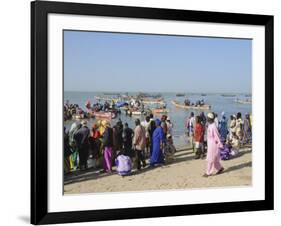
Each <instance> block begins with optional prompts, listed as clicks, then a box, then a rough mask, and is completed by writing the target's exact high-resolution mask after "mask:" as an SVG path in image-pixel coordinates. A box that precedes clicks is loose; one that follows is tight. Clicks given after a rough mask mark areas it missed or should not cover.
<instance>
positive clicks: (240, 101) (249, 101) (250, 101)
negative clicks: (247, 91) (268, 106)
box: [235, 99, 252, 104]
mask: <svg viewBox="0 0 281 226" xmlns="http://www.w3.org/2000/svg"><path fill="white" fill-rule="evenodd" d="M235 102H236V103H238V104H252V100H249V99H247V100H241V99H236V100H235Z"/></svg>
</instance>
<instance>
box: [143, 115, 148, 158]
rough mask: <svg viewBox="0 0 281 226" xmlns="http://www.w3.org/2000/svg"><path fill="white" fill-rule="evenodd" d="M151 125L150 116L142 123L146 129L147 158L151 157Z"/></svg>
mask: <svg viewBox="0 0 281 226" xmlns="http://www.w3.org/2000/svg"><path fill="white" fill-rule="evenodd" d="M149 124H150V116H146V117H145V120H144V121H142V122H141V125H142V126H143V127H144V129H145V157H149V156H150V154H149V146H150V141H149V140H150V139H149V131H148V127H149Z"/></svg>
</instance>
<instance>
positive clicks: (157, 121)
mask: <svg viewBox="0 0 281 226" xmlns="http://www.w3.org/2000/svg"><path fill="white" fill-rule="evenodd" d="M155 123H156V126H160V125H161V120H160V119H158V118H157V119H156V120H155Z"/></svg>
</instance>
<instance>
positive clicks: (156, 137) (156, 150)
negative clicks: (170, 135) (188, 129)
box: [150, 119, 166, 166]
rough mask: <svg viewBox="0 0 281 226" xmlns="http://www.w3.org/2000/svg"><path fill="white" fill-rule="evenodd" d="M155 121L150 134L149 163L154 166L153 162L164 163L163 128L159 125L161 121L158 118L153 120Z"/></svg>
mask: <svg viewBox="0 0 281 226" xmlns="http://www.w3.org/2000/svg"><path fill="white" fill-rule="evenodd" d="M155 122H156V126H157V127H156V129H155V130H154V132H153V136H152V143H153V145H152V153H151V157H150V165H151V166H154V165H155V164H163V163H164V156H163V152H162V149H163V147H164V143H165V140H166V138H165V135H164V131H163V128H162V127H161V121H160V120H159V119H156V120H155Z"/></svg>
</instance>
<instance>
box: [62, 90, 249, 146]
mask: <svg viewBox="0 0 281 226" xmlns="http://www.w3.org/2000/svg"><path fill="white" fill-rule="evenodd" d="M120 94H122V93H120ZM137 94H138V93H129V95H137ZM154 94H155V93H154ZM160 94H161V95H162V97H163V98H164V101H165V102H166V108H167V109H168V110H169V112H168V113H165V114H166V115H168V116H169V117H170V118H171V122H172V123H173V139H174V143H175V145H176V146H177V147H180V146H184V145H185V144H188V139H187V137H186V135H185V133H186V128H185V122H186V119H187V117H188V116H189V115H190V113H191V112H194V114H195V115H198V114H200V113H201V112H202V111H203V112H204V113H205V115H207V113H208V112H215V113H217V114H218V118H219V119H220V118H221V113H222V112H224V113H225V116H226V117H227V119H229V117H230V115H233V114H236V113H237V112H241V113H242V117H243V118H244V116H245V114H246V113H249V114H251V113H252V105H251V104H240V103H237V102H235V100H236V99H243V100H245V99H249V98H250V97H246V96H245V95H246V94H244V93H237V94H235V96H234V97H230V96H227V97H226V96H222V94H221V93H217V94H215V93H206V96H202V95H201V94H196V93H193V94H186V96H184V97H177V96H176V93H160ZM96 96H105V95H104V93H101V92H72V91H65V92H64V100H63V101H64V103H65V102H66V101H69V103H71V104H78V105H79V106H80V107H81V108H82V109H83V110H86V107H85V103H86V102H87V101H88V100H90V101H91V104H93V103H96V102H97V101H96V99H95V97H96ZM106 97H107V96H106ZM108 97H110V96H108ZM186 98H188V99H189V100H190V101H191V102H193V103H195V102H196V101H197V100H202V99H203V100H204V101H205V103H206V104H208V105H211V109H210V110H194V109H181V108H176V107H175V106H174V105H173V104H172V103H171V101H172V100H176V101H179V102H181V103H183V101H184V100H185V99H186ZM119 118H120V119H121V120H122V122H123V124H124V123H125V122H127V123H128V124H129V127H131V128H132V129H134V128H135V124H134V122H135V119H136V118H139V119H140V120H141V121H142V120H144V118H145V116H132V117H130V116H126V114H125V112H124V111H121V114H119V115H118V116H117V117H116V118H115V119H113V120H111V125H112V126H113V125H115V123H116V122H117V120H118V119H119ZM155 118H161V114H160V115H155ZM73 122H74V121H73V120H68V121H66V122H64V126H65V127H66V129H67V130H68V129H69V127H70V125H71V124H72V123H73ZM94 122H95V119H90V120H89V121H88V126H89V128H91V127H92V124H93V123H94Z"/></svg>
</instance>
